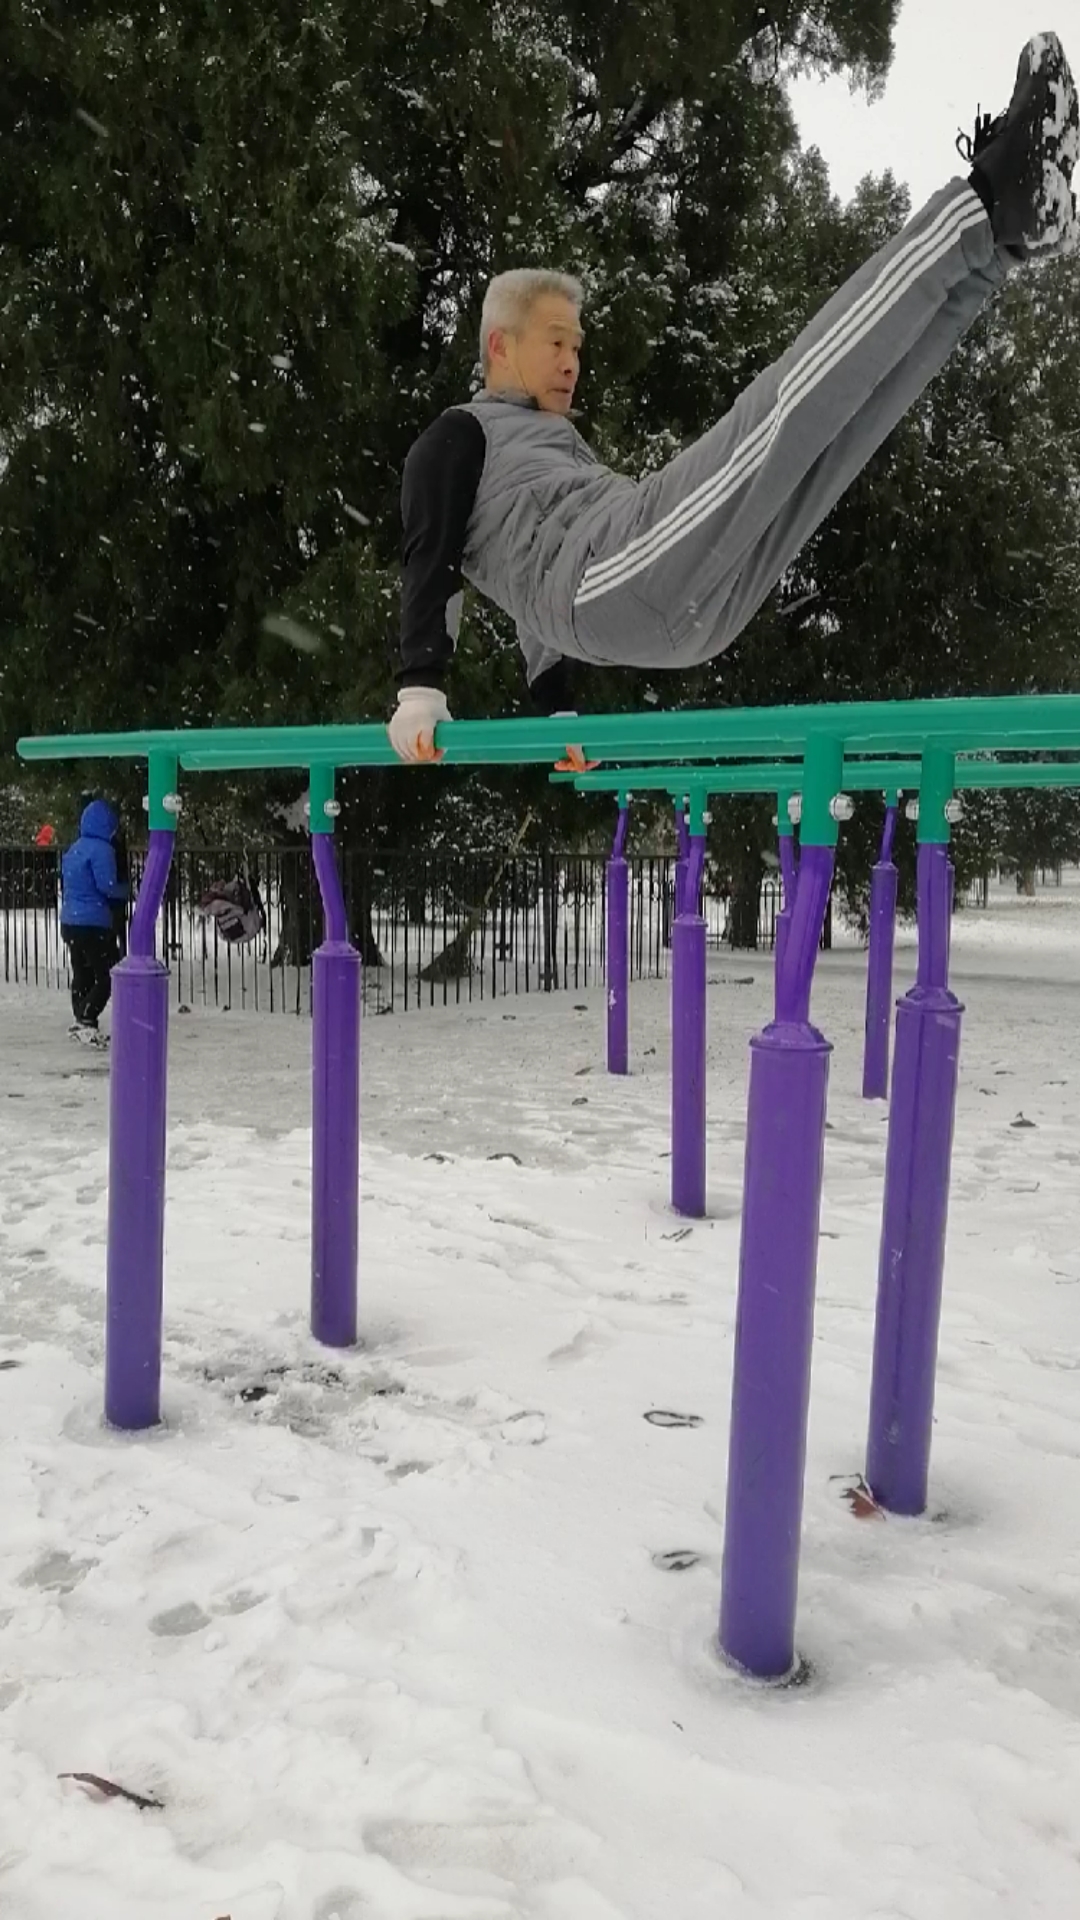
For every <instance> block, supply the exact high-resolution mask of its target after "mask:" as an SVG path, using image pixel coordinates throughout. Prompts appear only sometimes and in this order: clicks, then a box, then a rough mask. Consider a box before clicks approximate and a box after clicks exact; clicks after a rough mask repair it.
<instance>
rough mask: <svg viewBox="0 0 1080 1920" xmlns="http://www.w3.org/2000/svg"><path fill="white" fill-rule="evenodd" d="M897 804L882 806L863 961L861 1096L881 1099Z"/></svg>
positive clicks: (884, 1080)
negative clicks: (863, 1009)
mask: <svg viewBox="0 0 1080 1920" xmlns="http://www.w3.org/2000/svg"><path fill="white" fill-rule="evenodd" d="M896 812H897V810H896V807H895V806H891V805H890V806H887V807H886V809H885V829H884V832H883V834H882V837H881V858H880V859H879V860H878V863H877V865H876V866H875V868H874V870H873V872H872V874H871V876H870V946H869V950H868V953H867V964H866V1030H865V1038H864V1044H863V1087H862V1090H863V1099H864V1100H884V1099H885V1096H886V1094H887V1093H888V1090H889V1016H890V1014H891V1011H892V979H893V948H894V945H895V940H896V888H897V879H898V876H897V872H896V867H895V865H894V863H893V857H892V850H893V840H894V837H895V834H896Z"/></svg>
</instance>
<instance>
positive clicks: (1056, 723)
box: [18, 693, 1080, 770]
mask: <svg viewBox="0 0 1080 1920" xmlns="http://www.w3.org/2000/svg"><path fill="white" fill-rule="evenodd" d="M570 730H571V731H572V733H573V737H574V741H575V742H576V743H578V744H580V745H581V746H582V747H583V748H584V750H585V752H586V754H587V755H588V756H589V757H590V758H592V759H603V760H609V761H610V760H636V761H638V762H640V761H642V760H650V761H660V760H675V759H685V758H713V759H715V758H717V757H719V756H725V755H727V756H741V757H744V758H762V759H766V758H767V759H776V758H782V757H783V756H784V755H786V754H799V755H802V754H803V753H805V751H806V749H807V748H808V747H809V746H810V745H811V743H812V742H828V743H830V744H831V745H832V746H836V745H839V746H840V747H841V748H842V750H843V752H844V753H845V754H846V755H850V754H857V753H885V752H889V753H897V754H900V753H902V754H912V753H917V754H921V753H922V752H923V750H924V748H925V747H927V746H937V747H940V748H942V749H943V750H945V751H948V752H950V753H964V752H969V753H970V752H976V751H987V750H989V749H994V748H996V749H1011V750H1013V751H1018V750H1023V751H1026V752H1032V751H1034V750H1039V749H1041V750H1044V751H1046V750H1059V749H1069V748H1074V749H1077V750H1080V694H1071V693H1058V694H1041V695H1034V694H1015V695H1006V696H1003V697H1001V698H979V699H963V700H911V701H899V702H874V701H858V702H852V703H849V704H847V705H842V706H806V707H760V708H752V707H740V708H720V709H713V708H706V709H701V710H697V711H691V712H684V713H644V714H643V713H631V714H618V713H606V714H585V715H581V716H579V717H578V718H576V719H575V720H574V722H573V724H572V728H571V729H570ZM566 735H567V723H566V721H565V720H559V719H555V720H551V719H529V720H451V721H448V722H447V723H446V724H445V725H444V726H442V727H440V728H439V732H438V743H439V745H440V746H441V747H442V748H443V749H444V750H445V756H446V764H449V765H459V766H465V765H474V766H484V765H488V766H490V765H495V764H499V763H516V764H524V763H526V762H529V761H534V760H536V761H543V760H547V759H552V760H556V759H558V758H560V756H561V755H562V753H563V752H564V750H565V747H566ZM18 750H19V753H20V754H21V755H22V757H23V759H25V760H87V759H96V760H100V759H145V758H148V757H149V755H150V754H151V753H152V752H163V753H175V754H177V755H178V756H179V758H180V761H181V764H182V765H183V766H185V767H187V768H189V769H196V768H202V769H207V770H209V769H211V768H219V769H226V768H237V769H239V768H244V767H257V766H265V767H274V766H279V767H291V766H295V767H312V766H317V765H319V764H320V763H328V764H332V765H334V766H337V767H345V766H392V765H395V764H396V758H395V755H394V752H393V749H392V748H391V746H390V743H389V740H388V738H387V733H386V728H385V726H383V725H381V724H366V725H357V726H331V727H270V728H259V727H239V728H236V727H219V728H205V729H199V728H191V729H188V730H185V729H183V728H178V729H169V730H161V731H153V732H144V733H117V734H102V733H92V734H70V735H57V734H54V735H49V736H44V737H41V738H36V739H35V738H30V739H24V740H20V741H19V743H18Z"/></svg>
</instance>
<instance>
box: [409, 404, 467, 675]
mask: <svg viewBox="0 0 1080 1920" xmlns="http://www.w3.org/2000/svg"><path fill="white" fill-rule="evenodd" d="M486 455H487V441H486V439H485V437H484V429H483V427H482V426H481V425H480V422H479V420H477V418H476V416H475V415H474V414H471V413H465V412H464V411H462V410H461V409H460V408H457V407H452V408H451V409H450V411H449V412H448V413H444V414H442V415H441V416H440V418H439V419H438V420H435V421H433V422H432V424H431V426H430V427H428V429H427V431H426V432H424V433H422V434H421V435H420V438H419V440H417V441H415V442H414V443H413V445H412V447H411V448H410V449H409V453H408V457H407V458H406V461H405V470H404V473H403V475H402V481H401V526H402V541H401V561H402V571H401V664H400V666H399V668H398V674H397V679H398V684H399V686H402V687H433V688H435V687H441V686H442V684H443V681H444V679H445V676H446V671H447V668H448V667H449V665H450V662H451V660H452V659H453V657H454V642H455V640H456V639H457V629H458V621H459V619H460V613H461V602H460V598H459V596H460V594H461V591H462V577H461V562H462V559H463V557H464V553H465V535H466V532H467V531H468V525H469V519H470V516H471V514H472V510H473V506H474V504H475V501H476V490H477V488H478V487H479V485H480V476H481V474H482V473H483V470H484V460H485V458H486Z"/></svg>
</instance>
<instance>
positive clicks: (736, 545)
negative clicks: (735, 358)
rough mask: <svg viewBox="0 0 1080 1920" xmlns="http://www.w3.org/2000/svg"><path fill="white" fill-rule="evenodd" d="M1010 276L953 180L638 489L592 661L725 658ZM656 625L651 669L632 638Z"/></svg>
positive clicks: (972, 199)
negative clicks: (646, 620)
mask: <svg viewBox="0 0 1080 1920" xmlns="http://www.w3.org/2000/svg"><path fill="white" fill-rule="evenodd" d="M1005 274H1006V265H1005V262H1004V260H1003V259H1002V257H1001V256H1000V254H999V252H998V250H997V248H996V246H995V243H994V237H993V233H992V230H991V225H990V220H989V217H988V215H987V213H986V210H985V208H984V206H983V204H982V201H981V200H980V199H979V196H978V195H977V194H976V193H975V191H974V189H973V188H972V187H970V186H969V185H967V183H966V182H964V181H962V180H955V181H953V182H951V184H950V185H949V186H947V187H945V188H943V189H942V191H941V192H940V193H937V194H935V195H934V197H933V199H931V200H930V201H929V202H928V203H927V205H926V206H925V207H924V208H923V209H922V211H921V212H920V213H918V214H916V215H915V217H914V219H912V220H911V221H910V222H909V223H908V225H907V226H906V227H905V228H904V229H903V231H902V232H901V233H899V234H897V235H895V236H894V238H893V239H891V240H890V241H889V242H888V243H887V244H886V245H885V246H884V247H883V248H882V249H881V250H880V252H879V253H877V254H875V255H874V256H873V258H872V259H871V260H869V261H868V262H867V263H866V265H865V266H863V267H862V268H860V270H859V271H858V272H857V273H856V274H854V275H853V277H852V278H851V279H850V280H849V281H847V282H846V284H845V285H844V286H843V287H841V288H840V290H839V292H837V293H835V294H834V295H833V297H832V299H831V300H829V301H828V302H827V303H826V305H825V306H824V307H823V308H822V310H821V312H820V313H818V314H817V315H816V316H815V318H814V319H813V320H812V321H811V322H810V324H809V326H808V327H806V328H805V329H804V331H803V332H802V333H801V334H800V335H799V337H798V339H797V340H796V341H795V343H794V345H793V346H792V347H790V348H789V349H788V351H787V353H785V354H784V355H783V357H782V358H781V359H780V360H778V361H777V362H776V363H775V364H774V365H773V366H771V367H769V368H767V369H766V371H765V372H764V373H761V374H759V375H758V378H757V379H756V380H755V381H754V382H753V383H752V385H751V386H749V387H748V388H747V389H746V391H745V393H743V394H742V395H740V397H739V399H738V400H737V401H736V403H735V405H734V406H733V407H732V409H731V411H730V413H728V414H727V415H726V416H725V418H724V419H723V420H721V421H720V422H719V423H718V424H717V425H716V426H715V427H712V428H710V430H709V432H708V433H706V434H705V435H704V436H703V438H702V439H700V440H698V441H697V442H696V443H695V444H694V445H693V446H692V447H688V448H687V449H686V451H685V452H684V453H681V454H679V455H678V457H677V458H676V459H675V460H673V461H672V462H671V463H670V465H668V466H667V467H665V468H663V470H662V471H661V472H659V473H657V474H654V475H651V476H650V477H649V478H648V479H647V480H645V481H643V482H642V485H641V487H640V488H639V489H638V492H637V496H636V498H635V499H634V501H633V503H632V509H631V512H630V513H629V514H628V515H627V516H626V518H625V524H624V525H623V526H622V527H620V528H618V529H616V530H615V538H614V539H613V540H612V542H611V543H610V544H609V546H608V547H607V548H606V550H605V551H604V553H602V554H598V555H597V556H596V557H595V558H594V559H593V561H592V563H591V564H590V565H589V567H588V568H587V569H586V571H585V573H584V574H583V576H582V580H581V583H580V586H579V588H578V592H577V597H576V600H575V603H574V616H575V625H576V628H577V631H578V634H579V636H580V639H581V643H582V652H583V653H584V654H585V656H586V657H587V658H589V659H592V660H597V661H601V660H608V661H610V662H611V663H613V664H614V663H618V662H632V663H633V664H640V665H653V666H671V667H686V666H693V665H695V664H697V663H698V662H699V661H701V660H706V659H709V658H710V657H711V656H712V655H713V654H716V653H719V652H721V651H722V650H723V648H724V647H726V646H728V645H729V644H730V642H731V641H732V640H734V638H735V636H736V634H737V633H738V632H739V631H740V630H741V628H742V627H743V626H745V624H746V622H747V621H748V620H749V618H750V616H751V614H752V613H753V612H754V611H755V609H756V607H757V606H758V605H760V603H761V600H762V599H763V598H764V597H765V595H766V594H767V593H768V592H769V590H770V588H771V587H772V586H774V585H775V584H776V581H777V580H778V579H779V578H780V575H781V574H782V573H783V571H784V568H785V567H786V566H787V565H788V564H789V563H790V561H791V559H792V558H793V556H794V555H795V554H796V553H797V552H798V550H799V548H800V547H801V546H802V545H803V543H804V542H805V541H806V540H807V539H808V537H809V535H810V534H811V533H812V532H813V531H814V529H815V528H816V527H817V526H819V525H820V523H821V521H822V520H823V519H824V518H825V516H826V514H827V513H828V512H829V511H830V510H831V508H832V507H833V506H834V505H835V503H836V501H837V500H838V499H839V498H840V495H841V494H842V493H843V492H844V491H845V489H846V488H847V487H849V486H850V484H851V482H852V480H853V479H854V478H855V476H856V474H858V473H859V472H860V471H861V469H862V468H863V467H864V466H865V464H866V462H867V461H868V460H869V458H870V456H871V454H872V453H874V452H875V451H876V450H877V448H878V447H879V446H880V445H881V443H882V441H883V440H884V439H885V438H886V437H887V435H888V434H889V433H891V431H892V429H893V428H894V427H895V426H896V425H897V423H898V421H900V420H901V419H902V418H903V416H904V414H905V413H906V412H907V411H908V410H909V408H910V407H911V406H913V404H914V402H915V401H916V400H917V399H918V397H919V395H920V394H921V393H922V392H923V390H924V388H925V387H926V386H927V384H928V382H929V381H930V380H931V379H932V378H933V376H934V375H935V374H936V373H937V372H939V371H940V369H941V368H942V367H943V366H944V365H945V362H946V361H947V360H948V358H949V356H950V355H951V353H952V352H953V350H954V348H955V347H956V345H957V344H958V342H959V341H960V339H961V338H962V337H963V335H964V333H965V332H966V331H967V329H968V327H969V326H970V325H971V323H972V321H973V320H974V319H975V317H976V315H977V314H978V313H979V312H980V310H981V309H982V307H983V306H984V305H985V303H986V301H987V300H988V299H989V297H990V295H991V294H992V293H993V292H994V291H995V289H996V288H998V287H999V286H1000V285H1001V284H1002V282H1003V280H1004V278H1005ZM650 612H651V613H653V615H654V618H655V621H656V623H657V624H656V626H655V628H654V630H653V636H652V641H651V647H650V654H651V657H648V658H646V657H642V656H640V655H638V654H637V653H636V652H634V650H633V649H632V648H631V650H630V652H628V650H627V636H628V631H629V630H630V629H631V628H632V627H633V625H634V623H635V621H637V622H638V624H639V627H640V625H641V623H642V618H643V615H647V614H649V613H650ZM642 637H644V635H643V636H642ZM665 641H666V645H665Z"/></svg>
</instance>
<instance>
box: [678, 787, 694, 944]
mask: <svg viewBox="0 0 1080 1920" xmlns="http://www.w3.org/2000/svg"><path fill="white" fill-rule="evenodd" d="M686 806H687V803H686V800H685V799H681V798H680V799H678V800H676V802H675V846H676V854H675V918H676V920H677V919H678V918H679V915H680V914H681V913H685V911H686V907H685V899H686V874H687V868H688V865H689V860H690V826H689V822H688V821H687V818H686Z"/></svg>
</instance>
